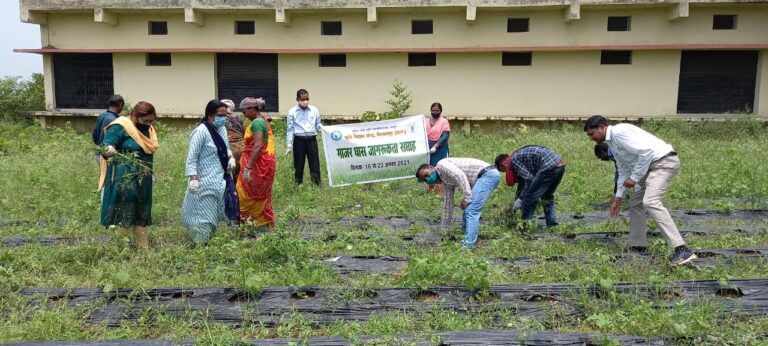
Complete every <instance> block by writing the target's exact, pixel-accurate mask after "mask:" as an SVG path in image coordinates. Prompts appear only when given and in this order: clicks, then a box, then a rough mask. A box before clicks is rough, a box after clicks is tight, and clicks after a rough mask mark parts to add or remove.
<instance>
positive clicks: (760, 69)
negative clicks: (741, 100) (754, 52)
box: [753, 49, 768, 118]
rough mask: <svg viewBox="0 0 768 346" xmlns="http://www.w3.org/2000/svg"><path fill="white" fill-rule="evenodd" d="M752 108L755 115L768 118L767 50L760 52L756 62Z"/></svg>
mask: <svg viewBox="0 0 768 346" xmlns="http://www.w3.org/2000/svg"><path fill="white" fill-rule="evenodd" d="M754 107H755V109H754V110H753V112H754V113H755V114H757V115H758V116H760V117H762V118H768V49H764V50H761V51H760V55H759V57H758V60H757V83H755V104H754Z"/></svg>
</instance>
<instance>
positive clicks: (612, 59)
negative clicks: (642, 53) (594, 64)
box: [600, 50, 632, 65]
mask: <svg viewBox="0 0 768 346" xmlns="http://www.w3.org/2000/svg"><path fill="white" fill-rule="evenodd" d="M631 63H632V51H631V50H604V51H602V52H600V64H601V65H628V64H631Z"/></svg>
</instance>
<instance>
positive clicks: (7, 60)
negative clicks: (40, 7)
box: [0, 0, 43, 78]
mask: <svg viewBox="0 0 768 346" xmlns="http://www.w3.org/2000/svg"><path fill="white" fill-rule="evenodd" d="M14 48H40V27H39V26H38V25H37V24H27V23H22V22H21V19H20V18H19V0H0V78H2V77H5V76H22V77H29V76H30V75H31V74H32V73H35V72H39V73H42V72H43V58H42V57H41V56H40V54H30V53H14V52H13V49H14Z"/></svg>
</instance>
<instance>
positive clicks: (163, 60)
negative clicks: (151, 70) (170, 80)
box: [147, 53, 171, 66]
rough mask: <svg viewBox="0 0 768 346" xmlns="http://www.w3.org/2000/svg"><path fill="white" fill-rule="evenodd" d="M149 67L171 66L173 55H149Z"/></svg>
mask: <svg viewBox="0 0 768 346" xmlns="http://www.w3.org/2000/svg"><path fill="white" fill-rule="evenodd" d="M147 66H171V53H147Z"/></svg>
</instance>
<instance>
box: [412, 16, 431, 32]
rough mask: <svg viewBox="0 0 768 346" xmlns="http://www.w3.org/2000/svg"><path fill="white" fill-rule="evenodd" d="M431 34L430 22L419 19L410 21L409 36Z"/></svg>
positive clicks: (429, 20)
mask: <svg viewBox="0 0 768 346" xmlns="http://www.w3.org/2000/svg"><path fill="white" fill-rule="evenodd" d="M431 33H432V20H431V19H419V20H412V21H411V34H413V35H428V34H431Z"/></svg>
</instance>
